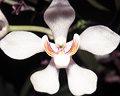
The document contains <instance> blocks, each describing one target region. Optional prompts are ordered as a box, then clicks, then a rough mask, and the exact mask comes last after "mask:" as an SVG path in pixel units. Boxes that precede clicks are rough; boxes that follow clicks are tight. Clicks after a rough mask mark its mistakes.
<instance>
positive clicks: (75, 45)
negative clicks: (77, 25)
mask: <svg viewBox="0 0 120 96" xmlns="http://www.w3.org/2000/svg"><path fill="white" fill-rule="evenodd" d="M42 41H43V45H44V49H45V51H46V53H47V54H48V55H49V56H51V57H54V56H55V55H58V54H61V53H62V54H63V53H64V54H67V55H70V56H72V55H74V54H75V53H76V51H77V50H78V47H79V35H77V34H75V35H74V38H73V43H72V45H71V48H70V49H69V50H68V51H67V52H66V51H65V48H66V47H63V48H59V47H57V48H58V51H57V52H56V51H54V50H53V49H52V48H51V46H50V42H49V41H48V38H47V36H43V38H42Z"/></svg>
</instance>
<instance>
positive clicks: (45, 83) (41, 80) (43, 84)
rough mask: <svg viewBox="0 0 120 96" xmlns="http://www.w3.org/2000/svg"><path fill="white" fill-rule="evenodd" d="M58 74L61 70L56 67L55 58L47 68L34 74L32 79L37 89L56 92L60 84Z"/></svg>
mask: <svg viewBox="0 0 120 96" xmlns="http://www.w3.org/2000/svg"><path fill="white" fill-rule="evenodd" d="M58 74H59V70H58V69H56V68H55V66H54V64H53V60H51V61H50V64H49V65H48V66H47V68H46V69H44V70H41V71H38V72H35V73H34V74H32V76H31V78H30V80H31V82H32V84H33V87H34V89H35V90H36V91H38V92H45V93H49V94H54V93H56V92H57V91H58V90H59V86H60V85H59V80H58V78H59V77H58Z"/></svg>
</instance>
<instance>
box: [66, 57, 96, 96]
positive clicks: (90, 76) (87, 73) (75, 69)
mask: <svg viewBox="0 0 120 96" xmlns="http://www.w3.org/2000/svg"><path fill="white" fill-rule="evenodd" d="M66 71H67V76H68V85H69V89H70V91H71V92H72V94H74V95H83V94H92V93H93V92H94V91H95V90H96V87H97V76H96V74H95V73H94V72H93V71H91V70H88V69H85V68H82V67H79V66H78V65H77V64H75V62H74V61H73V60H72V59H71V64H70V66H69V67H68V69H66Z"/></svg>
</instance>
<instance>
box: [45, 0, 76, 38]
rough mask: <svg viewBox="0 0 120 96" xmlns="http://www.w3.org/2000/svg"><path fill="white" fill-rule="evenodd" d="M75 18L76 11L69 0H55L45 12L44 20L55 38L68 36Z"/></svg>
mask: <svg viewBox="0 0 120 96" xmlns="http://www.w3.org/2000/svg"><path fill="white" fill-rule="evenodd" d="M58 10H59V11H58ZM74 19H75V11H74V9H73V8H72V7H71V5H70V4H69V2H68V0H53V1H52V3H51V4H50V6H49V7H48V9H47V10H46V11H45V14H44V20H45V22H46V23H47V25H48V26H49V27H50V29H51V30H52V32H53V36H54V40H56V38H57V37H58V36H63V37H65V38H67V34H68V29H69V27H70V25H71V24H72V22H73V21H74Z"/></svg>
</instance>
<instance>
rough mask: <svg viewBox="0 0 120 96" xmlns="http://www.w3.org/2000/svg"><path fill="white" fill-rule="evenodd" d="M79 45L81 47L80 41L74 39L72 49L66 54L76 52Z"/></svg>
mask: <svg viewBox="0 0 120 96" xmlns="http://www.w3.org/2000/svg"><path fill="white" fill-rule="evenodd" d="M78 47H79V41H78V40H76V39H74V40H73V43H72V46H71V48H70V50H69V51H68V52H66V54H70V55H73V54H75V53H76V51H77V49H78Z"/></svg>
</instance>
